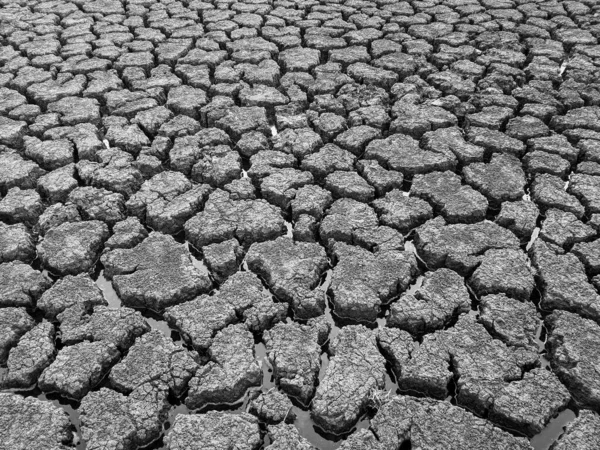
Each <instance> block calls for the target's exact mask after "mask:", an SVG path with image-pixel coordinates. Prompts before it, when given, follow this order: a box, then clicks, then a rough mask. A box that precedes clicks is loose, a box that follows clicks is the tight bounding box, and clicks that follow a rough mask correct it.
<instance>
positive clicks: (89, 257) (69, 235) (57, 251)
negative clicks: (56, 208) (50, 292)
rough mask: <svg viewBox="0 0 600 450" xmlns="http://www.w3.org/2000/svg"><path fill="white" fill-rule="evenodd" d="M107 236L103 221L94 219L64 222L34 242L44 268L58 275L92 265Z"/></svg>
mask: <svg viewBox="0 0 600 450" xmlns="http://www.w3.org/2000/svg"><path fill="white" fill-rule="evenodd" d="M108 236H109V232H108V227H107V226H106V224H104V223H102V222H100V221H97V220H94V221H89V222H73V223H64V224H62V225H59V226H57V227H55V228H52V229H50V230H49V231H48V232H47V233H46V235H45V236H44V239H43V240H42V242H41V243H40V244H38V254H39V257H40V259H41V260H42V264H43V265H44V267H45V268H47V269H48V270H49V271H50V272H53V273H56V274H58V275H75V274H78V273H81V272H87V271H89V270H91V269H92V268H93V267H94V264H95V263H96V260H97V259H98V257H99V256H100V249H101V248H102V244H103V243H104V241H106V240H107V239H108Z"/></svg>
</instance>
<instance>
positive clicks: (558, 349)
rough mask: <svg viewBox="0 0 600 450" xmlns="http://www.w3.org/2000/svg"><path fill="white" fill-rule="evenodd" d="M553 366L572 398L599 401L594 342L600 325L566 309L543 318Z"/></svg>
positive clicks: (587, 402)
mask: <svg viewBox="0 0 600 450" xmlns="http://www.w3.org/2000/svg"><path fill="white" fill-rule="evenodd" d="M546 325H547V327H548V348H549V349H550V362H551V364H552V368H553V369H554V370H555V371H556V374H557V375H558V377H559V378H560V379H561V381H562V382H563V383H565V385H566V386H567V387H568V388H569V390H570V391H571V394H572V395H573V397H574V398H575V399H576V400H577V401H578V402H579V403H581V404H582V405H583V406H586V407H591V408H597V407H598V405H599V404H600V377H599V376H598V372H597V371H596V369H595V364H596V363H595V362H594V361H595V360H596V353H597V352H598V348H597V347H596V345H595V344H594V343H595V342H596V339H597V336H598V334H599V333H600V327H599V326H598V325H597V324H596V323H595V322H592V321H591V320H589V319H583V318H581V317H579V316H578V315H576V314H573V313H569V312H566V311H555V312H554V313H552V314H551V315H550V316H548V317H547V318H546Z"/></svg>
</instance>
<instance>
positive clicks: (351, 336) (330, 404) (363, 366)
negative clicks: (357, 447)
mask: <svg viewBox="0 0 600 450" xmlns="http://www.w3.org/2000/svg"><path fill="white" fill-rule="evenodd" d="M329 353H330V355H331V361H330V363H329V367H328V368H327V370H326V372H325V377H324V378H323V380H322V381H321V382H320V384H319V387H318V388H317V392H316V393H315V398H314V399H313V401H312V406H311V414H312V417H313V418H314V419H315V422H316V423H317V424H318V425H319V426H320V427H322V428H323V429H324V430H326V431H329V432H334V433H340V432H343V431H347V430H348V429H350V428H351V427H352V426H353V425H354V424H355V423H356V421H357V420H358V419H359V418H360V417H361V416H362V414H364V413H365V411H366V407H367V402H368V400H369V396H370V395H371V394H372V392H373V391H375V390H378V389H382V388H383V386H384V383H385V365H384V362H385V360H384V359H383V357H382V356H381V354H380V353H379V350H378V349H377V342H376V340H375V335H374V333H373V332H372V331H370V330H369V329H367V328H365V327H364V326H362V325H351V326H347V327H344V329H343V330H342V331H341V332H340V334H339V335H338V336H336V337H335V339H334V340H333V342H331V344H330V346H329Z"/></svg>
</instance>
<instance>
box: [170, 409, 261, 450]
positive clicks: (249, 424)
mask: <svg viewBox="0 0 600 450" xmlns="http://www.w3.org/2000/svg"><path fill="white" fill-rule="evenodd" d="M260 443H261V439H260V430H259V428H258V420H257V419H256V418H255V417H254V416H251V415H250V414H248V413H241V414H231V413H226V412H218V411H210V412H208V413H206V414H193V415H179V416H177V418H176V419H175V423H174V424H173V430H172V431H171V433H169V437H168V438H167V444H168V446H169V448H170V449H171V450H187V449H196V448H197V449H206V450H221V449H227V448H235V449H239V450H256V449H258V448H259V447H260Z"/></svg>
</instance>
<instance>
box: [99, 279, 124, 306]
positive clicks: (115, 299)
mask: <svg viewBox="0 0 600 450" xmlns="http://www.w3.org/2000/svg"><path fill="white" fill-rule="evenodd" d="M96 285H97V286H98V287H99V288H100V290H101V291H102V294H103V295H104V298H105V299H106V301H107V302H108V306H110V307H111V308H120V307H121V299H120V298H119V296H118V295H117V292H116V291H115V288H113V285H112V283H111V282H110V280H108V279H107V278H106V277H105V276H104V270H101V271H100V273H99V274H98V278H97V279H96Z"/></svg>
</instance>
